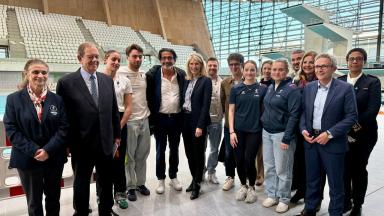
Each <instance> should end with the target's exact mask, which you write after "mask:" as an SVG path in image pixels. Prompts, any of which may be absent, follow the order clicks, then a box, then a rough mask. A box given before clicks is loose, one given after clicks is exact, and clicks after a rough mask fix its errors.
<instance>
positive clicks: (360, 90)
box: [339, 48, 381, 216]
mask: <svg viewBox="0 0 384 216" xmlns="http://www.w3.org/2000/svg"><path fill="white" fill-rule="evenodd" d="M346 60H347V63H348V69H349V73H348V74H347V75H344V76H341V77H339V79H340V80H343V81H346V82H348V83H350V84H352V85H353V87H354V90H355V95H356V101H357V111H358V114H359V119H358V122H357V123H356V124H355V125H354V126H353V127H352V130H350V131H349V133H348V144H349V151H348V152H347V154H346V158H345V173H344V190H345V201H344V210H345V211H348V210H350V209H351V208H352V203H353V208H352V211H351V213H350V215H351V216H358V215H361V206H362V205H363V203H364V197H365V193H366V192H367V186H368V172H367V165H368V159H369V156H370V154H371V152H372V150H373V147H374V146H375V144H376V142H377V129H378V127H377V121H376V117H377V115H378V113H379V110H380V105H381V104H380V102H381V84H380V80H379V79H378V78H377V77H375V76H372V75H370V74H367V75H366V74H364V73H363V67H364V65H365V63H366V62H367V52H366V51H365V50H364V49H362V48H354V49H351V50H350V51H349V52H348V54H347V56H346ZM351 201H352V202H351Z"/></svg>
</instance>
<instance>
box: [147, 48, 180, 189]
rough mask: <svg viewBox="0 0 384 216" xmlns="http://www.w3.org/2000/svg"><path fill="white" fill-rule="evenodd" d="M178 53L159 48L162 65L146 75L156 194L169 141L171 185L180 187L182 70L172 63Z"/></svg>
mask: <svg viewBox="0 0 384 216" xmlns="http://www.w3.org/2000/svg"><path fill="white" fill-rule="evenodd" d="M176 58H177V55H176V53H175V51H174V50H173V49H168V48H163V49H161V50H160V51H159V59H160V62H161V65H155V66H153V67H152V68H151V69H150V70H149V71H148V72H147V74H146V77H147V99H148V106H149V109H150V111H151V115H150V117H149V120H150V126H151V128H152V129H153V132H154V135H155V139H156V176H157V178H158V180H159V185H158V187H157V188H156V193H158V194H162V193H164V189H165V188H164V187H165V183H164V179H165V177H166V175H165V150H166V149H167V139H168V142H169V164H168V166H169V169H168V174H169V178H170V179H171V182H170V184H171V186H172V187H173V188H174V189H175V190H177V191H180V190H182V186H181V184H180V183H179V181H178V180H177V171H178V165H179V143H180V134H181V127H182V123H181V122H182V117H183V116H182V113H181V106H182V103H181V101H182V95H183V87H184V83H185V72H184V71H183V70H182V69H180V68H177V67H175V66H174V64H175V62H176Z"/></svg>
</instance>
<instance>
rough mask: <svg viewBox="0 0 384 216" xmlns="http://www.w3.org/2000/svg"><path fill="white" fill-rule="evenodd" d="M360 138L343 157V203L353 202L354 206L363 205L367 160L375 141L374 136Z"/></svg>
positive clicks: (366, 183)
mask: <svg viewBox="0 0 384 216" xmlns="http://www.w3.org/2000/svg"><path fill="white" fill-rule="evenodd" d="M370 135H371V136H365V137H361V138H360V139H357V141H356V142H354V143H350V144H349V152H347V154H346V157H345V173H344V190H345V202H346V203H348V202H351V199H352V201H353V204H354V205H355V206H359V205H363V204H364V197H365V193H366V192H367V186H368V171H367V165H368V159H369V156H370V155H371V152H372V150H373V147H374V146H375V144H376V141H377V131H376V134H370Z"/></svg>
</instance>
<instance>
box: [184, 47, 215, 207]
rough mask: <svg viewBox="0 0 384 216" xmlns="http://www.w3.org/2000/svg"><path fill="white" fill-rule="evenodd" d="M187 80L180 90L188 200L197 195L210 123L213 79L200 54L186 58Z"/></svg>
mask: <svg viewBox="0 0 384 216" xmlns="http://www.w3.org/2000/svg"><path fill="white" fill-rule="evenodd" d="M186 79H187V82H186V85H184V90H183V121H184V122H183V129H182V134H183V140H184V148H185V154H186V155H187V159H188V165H189V170H190V172H191V175H192V183H191V185H190V186H189V187H188V188H187V190H186V191H187V192H190V191H192V193H191V197H190V198H191V200H193V199H196V198H198V197H199V193H200V182H201V180H202V177H203V170H204V161H205V160H204V158H205V142H206V138H207V126H208V125H209V124H211V118H210V117H209V108H210V105H211V95H212V82H211V79H209V78H208V77H207V72H206V70H205V62H204V60H203V57H202V56H201V55H199V54H196V53H193V54H191V55H190V56H189V58H188V61H187V78H186Z"/></svg>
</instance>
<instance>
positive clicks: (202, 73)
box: [186, 53, 207, 80]
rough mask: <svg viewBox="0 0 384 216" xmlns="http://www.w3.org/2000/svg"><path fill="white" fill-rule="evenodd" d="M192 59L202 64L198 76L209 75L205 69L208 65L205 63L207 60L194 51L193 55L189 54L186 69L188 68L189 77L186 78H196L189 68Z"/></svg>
mask: <svg viewBox="0 0 384 216" xmlns="http://www.w3.org/2000/svg"><path fill="white" fill-rule="evenodd" d="M192 60H194V61H197V62H198V63H200V65H201V67H200V72H199V75H198V76H207V71H206V69H205V68H206V65H205V61H204V59H203V56H201V55H200V54H198V53H192V54H191V55H189V57H188V61H187V65H186V69H187V77H186V79H187V80H192V79H193V78H194V77H193V74H192V72H191V70H190V69H189V63H190V62H191V61H192Z"/></svg>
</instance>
